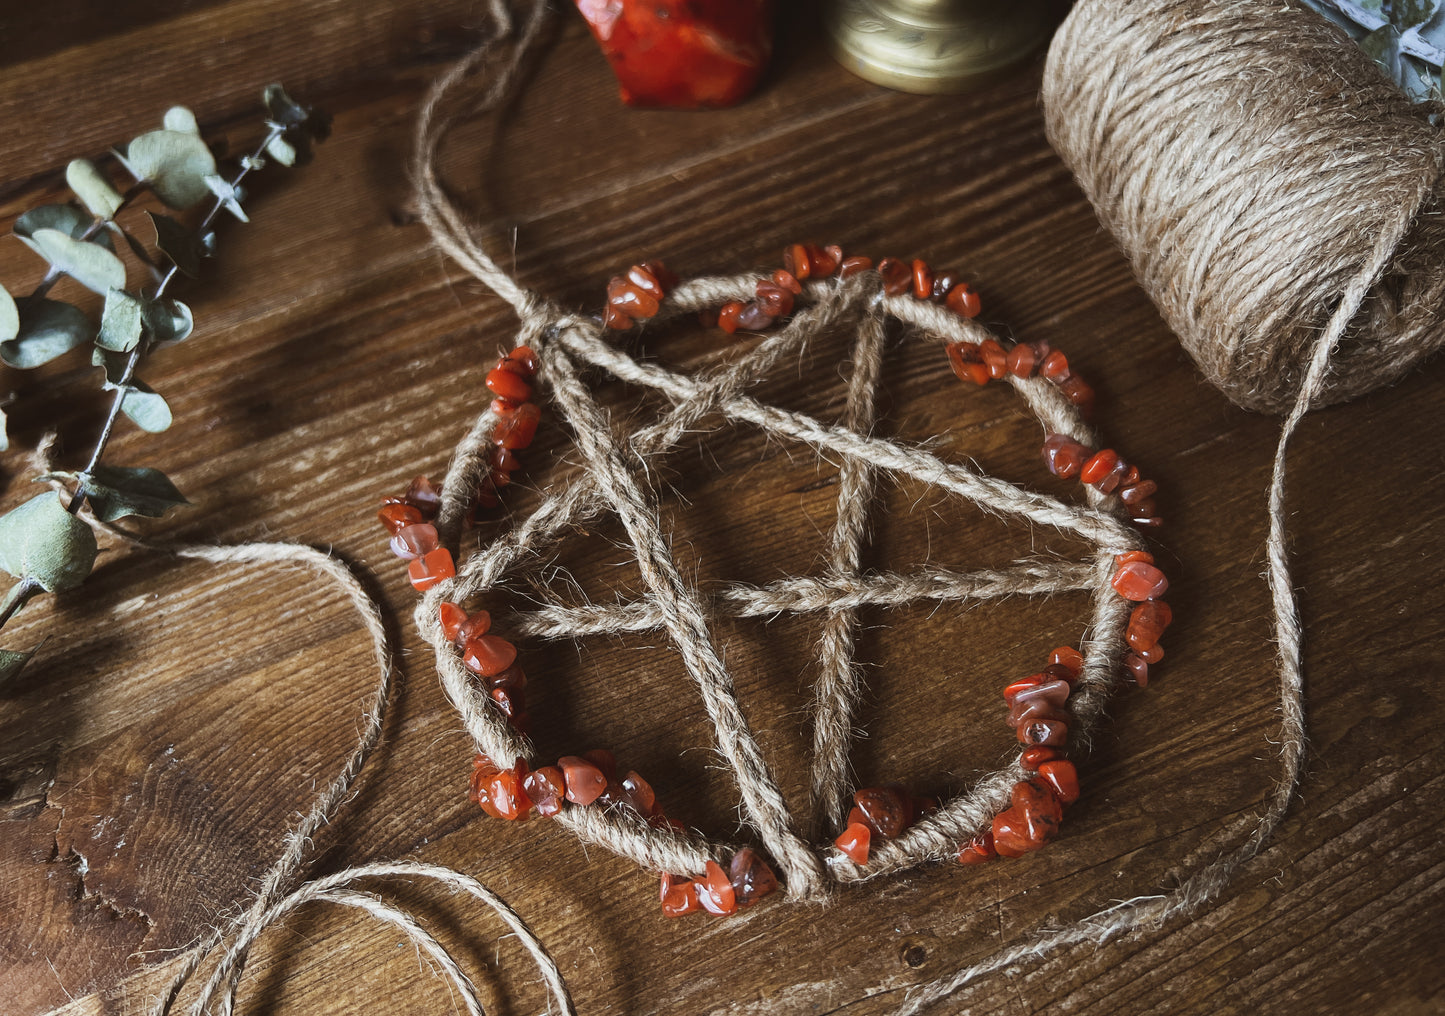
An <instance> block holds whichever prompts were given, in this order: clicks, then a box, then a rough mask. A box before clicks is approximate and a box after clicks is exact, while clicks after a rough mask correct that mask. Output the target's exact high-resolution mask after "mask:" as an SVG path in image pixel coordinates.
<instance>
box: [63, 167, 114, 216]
mask: <svg viewBox="0 0 1445 1016" xmlns="http://www.w3.org/2000/svg"><path fill="white" fill-rule="evenodd" d="M65 182H66V183H67V184H69V185H70V189H71V190H73V191H75V196H76V197H78V198H80V200H81V202H82V203H84V205H85V207H86V208H89V209H90V210H91V212H92V213H93V214H95V215H98V216H99V217H100V218H102V219H112V218H114V217H115V213H116V210H117V209H118V208H120V203H121V196H120V192H119V191H117V190H116V189H115V188H114V187H113V186H111V182H110V180H109V179H108V178H107V177H106V175H105V174H104V173H102V172H101V171H100V170H99V169H97V168H96V165H95V163H93V162H91V161H90V160H89V159H72V160H71V161H70V165H68V166H66V167H65Z"/></svg>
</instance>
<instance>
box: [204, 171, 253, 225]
mask: <svg viewBox="0 0 1445 1016" xmlns="http://www.w3.org/2000/svg"><path fill="white" fill-rule="evenodd" d="M206 186H207V187H209V188H210V189H211V193H212V194H214V195H216V200H217V201H219V202H220V203H221V207H222V208H224V209H225V210H226V211H228V212H230V213H231V214H232V215H234V216H235V217H236V218H238V219H240V220H241V221H242V222H250V221H251V220H250V219H248V218H246V213H245V212H244V211H243V210H242V209H241V189H240V188H239V187H237V186H236V185H235V184H233V183H232V182H231V181H230V180H227V179H226V178H225V177H223V176H215V175H212V176H208V177H206Z"/></svg>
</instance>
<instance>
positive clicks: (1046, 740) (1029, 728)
mask: <svg viewBox="0 0 1445 1016" xmlns="http://www.w3.org/2000/svg"><path fill="white" fill-rule="evenodd" d="M1018 736H1019V744H1047V745H1060V744H1063V743H1064V742H1065V741H1067V740H1068V739H1069V724H1068V722H1067V721H1066V720H1062V719H1043V718H1036V719H1032V720H1029V721H1028V722H1026V723H1024V724H1023V725H1021V726H1020V727H1019V729H1018Z"/></svg>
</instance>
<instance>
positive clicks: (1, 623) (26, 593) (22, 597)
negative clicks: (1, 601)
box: [0, 575, 45, 628]
mask: <svg viewBox="0 0 1445 1016" xmlns="http://www.w3.org/2000/svg"><path fill="white" fill-rule="evenodd" d="M44 588H45V587H44V586H42V585H41V584H40V583H39V582H37V581H35V580H34V579H33V578H31V577H30V576H28V575H27V576H25V578H23V579H21V580H20V583H19V585H17V586H16V587H15V588H14V589H13V590H11V591H10V592H9V593H8V594H7V596H6V603H5V609H4V610H0V628H3V627H5V624H6V622H8V621H9V620H10V619H11V618H12V617H14V616H15V615H16V614H18V613H19V612H20V608H21V607H23V606H25V605H26V604H27V603H29V602H30V600H31V598H32V597H33V596H34V595H35V594H36V593H38V592H41V591H42V590H43V589H44Z"/></svg>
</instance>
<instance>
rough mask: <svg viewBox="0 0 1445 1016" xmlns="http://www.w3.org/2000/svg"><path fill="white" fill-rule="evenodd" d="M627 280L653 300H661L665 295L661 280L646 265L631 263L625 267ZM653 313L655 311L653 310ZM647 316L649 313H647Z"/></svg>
mask: <svg viewBox="0 0 1445 1016" xmlns="http://www.w3.org/2000/svg"><path fill="white" fill-rule="evenodd" d="M627 281H628V283H630V284H631V285H632V286H634V287H635V288H637V289H640V290H642V291H643V292H644V293H646V294H647V295H648V296H650V297H652V298H653V299H654V300H661V299H662V298H663V297H665V296H666V295H667V293H666V291H665V290H664V289H663V288H662V282H661V280H659V279H658V277H657V276H656V275H655V274H653V272H652V270H651V269H650V268H648V267H647V265H633V266H632V267H631V268H629V269H627ZM654 313H656V312H655V311H654ZM648 316H649V317H650V316H651V315H648Z"/></svg>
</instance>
